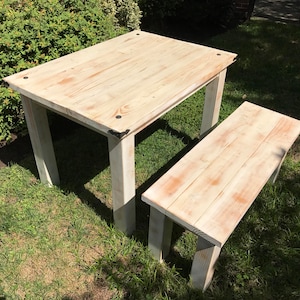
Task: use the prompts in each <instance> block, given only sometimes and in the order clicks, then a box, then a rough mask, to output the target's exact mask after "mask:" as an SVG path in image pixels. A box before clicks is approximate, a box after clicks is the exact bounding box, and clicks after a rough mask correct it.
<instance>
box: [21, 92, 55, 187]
mask: <svg viewBox="0 0 300 300" xmlns="http://www.w3.org/2000/svg"><path fill="white" fill-rule="evenodd" d="M21 100H22V104H23V109H24V112H25V117H26V123H27V128H28V132H29V135H30V139H31V144H32V148H33V153H34V157H35V161H36V165H37V169H38V172H39V176H40V180H41V182H43V183H46V184H48V185H49V186H52V185H58V184H59V174H58V169H57V165H56V159H55V154H54V150H53V144H52V138H51V133H50V130H49V124H48V118H47V112H46V109H44V108H43V107H41V106H40V105H38V104H37V103H35V102H34V101H31V99H28V98H27V97H25V96H21Z"/></svg>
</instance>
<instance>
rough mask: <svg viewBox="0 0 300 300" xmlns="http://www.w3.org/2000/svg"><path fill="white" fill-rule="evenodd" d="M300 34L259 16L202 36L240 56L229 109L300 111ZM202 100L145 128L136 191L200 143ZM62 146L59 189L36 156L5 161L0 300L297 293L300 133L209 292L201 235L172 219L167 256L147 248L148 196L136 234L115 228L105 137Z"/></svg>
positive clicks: (231, 74)
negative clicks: (198, 260) (194, 269)
mask: <svg viewBox="0 0 300 300" xmlns="http://www.w3.org/2000/svg"><path fill="white" fill-rule="evenodd" d="M299 37H300V27H299V26H298V27H297V26H293V25H284V24H276V23H268V22H265V21H258V20H254V21H251V22H250V23H248V24H244V25H242V26H240V27H238V28H237V29H235V30H232V31H229V32H227V33H225V34H222V35H218V36H216V37H214V38H213V39H211V40H209V41H206V44H207V45H210V46H214V47H218V48H222V49H225V50H230V51H233V52H236V53H238V54H239V58H238V60H237V62H236V63H235V64H234V65H233V66H232V67H230V68H229V70H228V76H227V83H226V86H225V91H224V97H223V104H222V109H221V119H224V118H225V117H226V116H228V115H229V114H230V113H231V112H232V111H233V110H234V109H235V108H236V107H237V106H238V105H239V104H240V103H242V102H243V101H244V100H245V99H246V100H248V101H251V102H254V103H258V104H260V105H262V106H265V107H269V108H272V109H274V110H277V111H280V112H283V113H285V114H288V115H291V116H293V117H296V118H300V75H299V74H300V73H299V70H300V61H299V53H300V38H299ZM202 104H203V91H200V92H198V93H197V94H196V95H195V96H193V97H190V98H189V99H188V100H186V101H185V102H184V103H182V104H181V105H180V106H179V107H177V108H175V109H174V110H172V111H171V112H169V113H168V114H167V115H165V116H164V117H162V118H161V119H160V120H159V121H158V122H156V123H155V124H154V125H153V126H150V127H149V128H148V129H146V130H144V131H143V132H142V133H140V134H139V135H138V136H137V139H136V176H137V191H138V195H140V193H141V192H143V191H144V190H145V189H146V188H147V187H148V186H149V185H150V184H151V183H152V182H153V180H155V179H156V178H157V177H158V176H160V175H161V174H162V173H163V172H164V171H165V170H166V169H167V168H168V167H169V166H170V165H171V164H172V163H174V162H175V161H176V160H177V159H179V158H180V156H181V155H182V154H183V153H184V152H185V151H186V150H187V149H188V148H189V147H191V146H192V145H193V141H194V139H195V138H197V136H198V131H199V126H200V122H201V119H200V116H201V110H202ZM267 121H268V120H266V122H267ZM54 146H55V151H56V155H57V161H58V167H59V170H60V176H61V186H60V187H59V188H58V187H53V188H48V187H46V186H44V185H42V184H41V183H40V182H39V180H38V179H37V171H36V168H35V163H34V159H33V156H32V155H30V156H28V157H26V158H25V159H24V160H22V161H21V162H19V163H18V164H14V163H12V164H11V166H9V167H6V168H3V169H1V170H0V216H1V217H0V299H2V298H4V299H73V300H75V299H299V298H300V279H299V271H298V269H299V266H300V236H299V232H300V214H299V212H300V202H299V200H300V154H299V153H300V143H299V140H298V141H297V142H296V143H295V145H294V147H293V149H292V150H291V151H290V152H289V154H288V156H287V158H286V160H285V162H284V164H283V167H282V170H281V173H280V176H279V178H278V180H277V182H276V184H275V185H270V184H268V185H267V186H266V187H265V188H264V189H263V191H262V192H261V193H260V195H259V196H258V198H257V200H256V201H255V203H254V204H253V206H252V207H251V209H250V210H249V211H248V213H247V214H246V216H245V217H244V219H243V220H242V221H241V223H240V224H239V226H238V227H237V229H236V230H235V232H234V233H233V235H232V236H231V237H230V238H229V240H228V241H227V243H226V244H225V246H224V247H223V249H222V252H221V255H220V259H219V261H218V263H217V266H216V272H215V275H214V278H213V281H212V284H211V286H210V287H209V289H208V290H207V291H206V292H205V293H204V294H202V293H201V292H199V291H195V290H193V289H192V288H191V287H190V285H189V283H188V280H189V268H190V266H191V262H192V258H193V253H194V250H195V246H196V237H195V236H194V235H193V234H191V233H190V232H187V231H183V230H182V228H180V227H179V226H175V230H174V235H173V247H172V251H171V254H170V257H169V258H168V260H167V261H166V263H163V264H159V263H157V262H156V261H155V260H154V259H153V258H152V257H151V255H150V254H149V253H148V250H147V230H148V215H149V210H148V207H147V205H145V204H144V203H142V202H141V201H137V230H136V232H135V233H134V235H133V236H131V237H127V236H125V235H124V234H122V233H121V232H119V231H118V230H116V229H115V228H114V225H113V222H112V212H111V186H110V172H109V163H108V154H107V141H106V139H105V138H103V137H101V136H99V135H98V134H96V133H94V132H91V131H89V130H87V129H85V128H81V127H78V128H77V129H75V130H73V131H71V133H70V134H69V135H68V136H67V137H65V138H64V139H59V140H56V141H55V145H54ZM1 297H2V298H1Z"/></svg>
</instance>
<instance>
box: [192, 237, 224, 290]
mask: <svg viewBox="0 0 300 300" xmlns="http://www.w3.org/2000/svg"><path fill="white" fill-rule="evenodd" d="M220 251H221V248H220V247H218V246H215V245H213V244H211V243H210V242H208V241H206V240H204V239H203V238H201V237H198V243H197V250H196V253H195V256H194V260H193V264H192V269H191V281H192V285H193V287H195V288H198V289H201V290H203V291H205V289H206V288H207V287H208V286H209V284H210V282H211V280H212V277H213V274H214V269H215V264H216V261H217V259H218V257H219V254H220Z"/></svg>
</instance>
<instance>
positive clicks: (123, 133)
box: [108, 129, 130, 139]
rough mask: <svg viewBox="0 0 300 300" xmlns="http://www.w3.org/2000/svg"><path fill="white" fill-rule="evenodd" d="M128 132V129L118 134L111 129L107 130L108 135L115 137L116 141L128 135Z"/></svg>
mask: <svg viewBox="0 0 300 300" xmlns="http://www.w3.org/2000/svg"><path fill="white" fill-rule="evenodd" d="M129 131H130V129H127V130H125V131H123V132H118V131H114V130H112V129H110V130H108V133H110V134H111V135H114V136H116V137H117V138H118V139H121V138H122V137H123V136H124V135H126V134H128V133H129Z"/></svg>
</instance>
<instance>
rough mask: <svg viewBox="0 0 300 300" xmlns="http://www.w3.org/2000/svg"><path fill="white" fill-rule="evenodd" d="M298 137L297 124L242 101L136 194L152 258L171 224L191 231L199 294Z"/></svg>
mask: <svg viewBox="0 0 300 300" xmlns="http://www.w3.org/2000/svg"><path fill="white" fill-rule="evenodd" d="M299 134H300V121H299V120H296V119H293V118H291V117H288V116H285V115H282V114H280V113H277V112H274V111H272V110H269V109H266V108H262V107H260V106H258V105H255V104H252V103H249V102H244V103H243V104H242V105H241V106H240V107H239V108H238V109H237V110H236V111H235V112H233V113H232V114H231V115H230V116H229V117H228V118H227V119H226V120H225V121H224V122H222V123H221V124H220V125H219V126H218V127H217V128H216V129H214V130H213V131H212V132H211V133H210V134H208V135H207V136H206V137H205V138H204V139H203V140H201V141H200V142H199V143H198V144H197V145H196V146H195V147H194V148H193V149H192V150H191V151H189V152H188V153H187V154H186V155H185V156H184V157H183V158H182V159H181V160H180V161H179V162H177V163H176V164H175V165H174V166H173V167H172V168H171V169H170V170H169V171H168V172H167V173H166V174H164V175H163V176H162V177H161V178H160V179H159V180H158V181H157V182H155V183H154V184H153V185H152V186H151V187H150V188H149V189H148V190H147V191H145V192H144V193H143V194H142V200H143V201H144V202H146V203H148V204H149V205H150V207H151V211H150V224H149V248H150V250H151V251H152V253H153V254H154V256H155V257H156V258H157V259H159V260H162V259H163V258H164V257H165V256H166V255H167V254H168V251H169V248H170V242H171V230H172V221H174V222H176V223H178V224H180V225H181V226H183V227H184V228H186V229H188V230H190V231H192V232H193V233H195V234H196V235H197V236H198V237H199V238H198V245H197V252H196V254H195V258H194V261H193V266H192V271H191V279H192V283H193V285H194V286H195V287H197V288H201V289H203V290H205V289H206V288H207V286H208V285H209V283H210V281H211V279H212V275H213V270H214V264H215V262H216V260H217V258H218V256H219V253H220V250H221V248H222V246H223V245H224V243H225V242H226V241H227V239H228V238H229V236H230V235H231V233H232V232H233V230H234V229H235V227H236V226H237V225H238V223H239V221H240V220H241V218H242V217H243V216H244V214H245V213H246V212H247V210H248V208H249V207H250V206H251V204H252V203H253V201H254V200H255V198H256V197H257V196H258V194H259V193H260V191H261V190H262V188H263V187H264V185H265V184H266V183H267V181H268V180H269V179H270V178H273V179H274V180H275V178H276V175H277V173H278V171H279V168H280V166H281V164H282V161H283V159H284V157H285V155H286V153H287V151H288V150H289V149H290V147H291V146H292V144H293V143H294V141H295V140H296V139H297V137H298V136H299Z"/></svg>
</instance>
